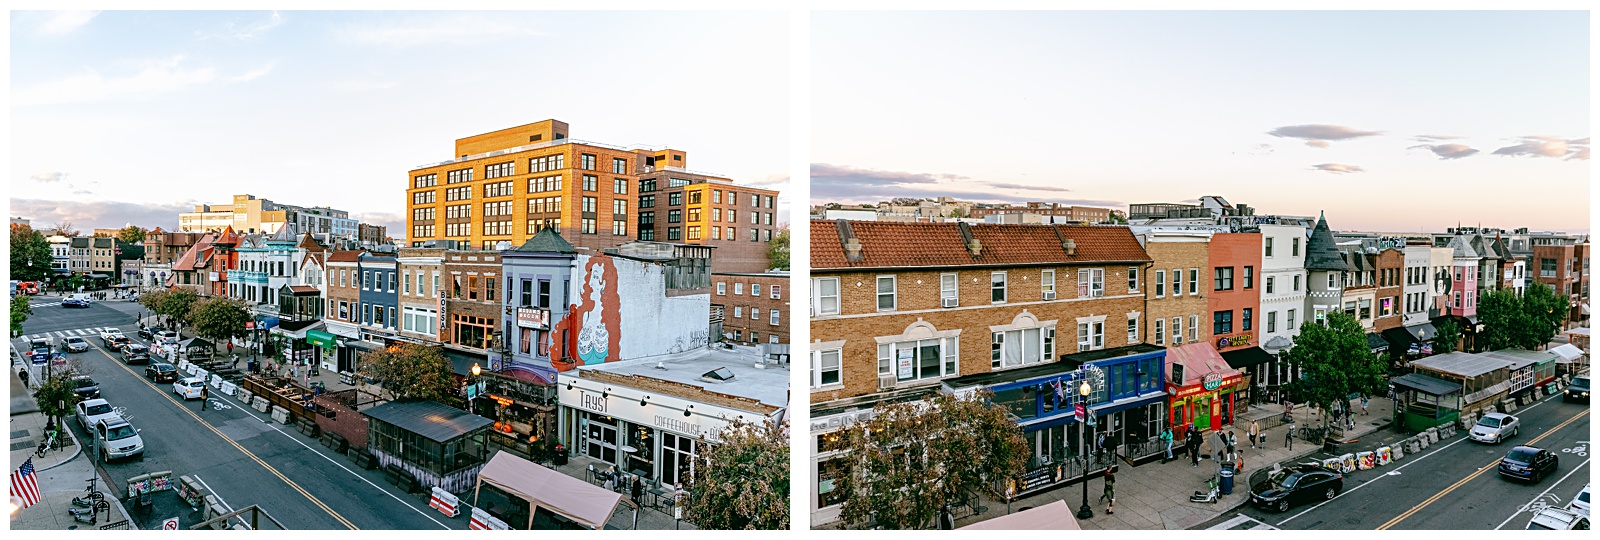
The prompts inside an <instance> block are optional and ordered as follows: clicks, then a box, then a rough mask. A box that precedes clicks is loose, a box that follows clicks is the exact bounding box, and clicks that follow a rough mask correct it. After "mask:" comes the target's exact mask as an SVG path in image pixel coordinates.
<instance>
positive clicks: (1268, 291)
mask: <svg viewBox="0 0 1600 540" xmlns="http://www.w3.org/2000/svg"><path fill="white" fill-rule="evenodd" d="M1272 284H1273V280H1272V276H1267V294H1272Z"/></svg>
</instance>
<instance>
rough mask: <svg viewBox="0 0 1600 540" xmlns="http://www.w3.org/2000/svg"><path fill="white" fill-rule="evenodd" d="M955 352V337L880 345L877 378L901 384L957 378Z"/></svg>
mask: <svg viewBox="0 0 1600 540" xmlns="http://www.w3.org/2000/svg"><path fill="white" fill-rule="evenodd" d="M956 349H957V344H956V338H953V337H947V338H934V339H923V340H918V341H902V342H898V343H879V344H878V375H880V376H887V375H890V374H895V377H896V379H898V380H902V381H911V380H918V379H933V378H938V377H944V376H947V375H956V374H957V373H958V371H957V369H956V368H957V365H956V364H957V363H956V358H957V355H956ZM902 363H903V364H905V365H901V364H902Z"/></svg>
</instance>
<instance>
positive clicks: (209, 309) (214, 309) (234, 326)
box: [169, 291, 251, 343]
mask: <svg viewBox="0 0 1600 540" xmlns="http://www.w3.org/2000/svg"><path fill="white" fill-rule="evenodd" d="M174 293H175V294H176V291H174ZM169 300H170V299H169ZM189 320H190V321H193V322H194V333H195V335H198V336H200V337H204V338H208V339H211V340H213V341H216V342H218V343H222V342H225V341H228V340H230V339H233V338H234V337H237V336H243V335H245V332H246V330H245V329H244V325H245V323H248V322H250V320H251V319H250V307H249V306H247V305H246V304H245V303H244V301H243V300H238V299H235V298H225V297H221V296H216V297H211V298H207V299H205V300H201V301H200V302H198V303H196V304H194V307H192V308H190V309H189Z"/></svg>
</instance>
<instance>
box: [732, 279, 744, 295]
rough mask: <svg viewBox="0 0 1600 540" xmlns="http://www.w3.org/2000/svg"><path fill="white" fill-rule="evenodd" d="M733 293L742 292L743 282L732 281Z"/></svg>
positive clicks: (738, 293)
mask: <svg viewBox="0 0 1600 540" xmlns="http://www.w3.org/2000/svg"><path fill="white" fill-rule="evenodd" d="M733 294H735V295H740V294H744V282H742V281H738V282H734V284H733Z"/></svg>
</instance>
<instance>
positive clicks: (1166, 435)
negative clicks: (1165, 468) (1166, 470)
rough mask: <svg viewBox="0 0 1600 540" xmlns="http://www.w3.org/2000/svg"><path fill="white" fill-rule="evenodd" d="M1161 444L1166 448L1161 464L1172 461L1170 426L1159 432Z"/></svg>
mask: <svg viewBox="0 0 1600 540" xmlns="http://www.w3.org/2000/svg"><path fill="white" fill-rule="evenodd" d="M1161 442H1162V443H1164V444H1165V446H1166V448H1167V456H1166V459H1163V460H1162V461H1161V462H1162V463H1168V462H1170V461H1172V427H1171V426H1168V427H1167V428H1166V429H1163V430H1161Z"/></svg>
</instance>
